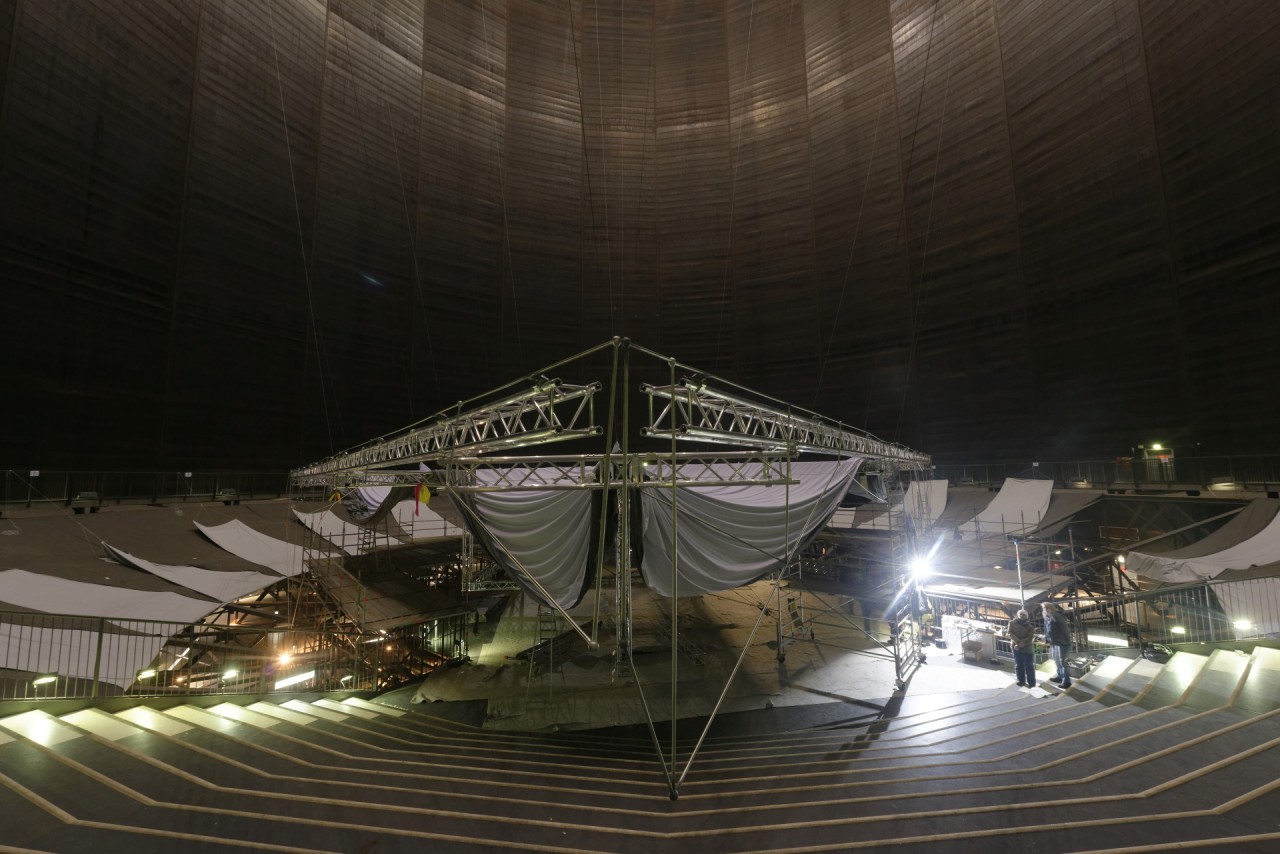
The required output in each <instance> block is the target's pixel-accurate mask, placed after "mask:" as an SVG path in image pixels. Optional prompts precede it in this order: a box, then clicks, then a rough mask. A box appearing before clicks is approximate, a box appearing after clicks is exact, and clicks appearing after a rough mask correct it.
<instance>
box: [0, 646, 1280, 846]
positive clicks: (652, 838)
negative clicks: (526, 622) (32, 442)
mask: <svg viewBox="0 0 1280 854" xmlns="http://www.w3.org/2000/svg"><path fill="white" fill-rule="evenodd" d="M1278 713H1280V652H1278V651H1276V650H1272V649H1266V648H1258V649H1255V650H1254V651H1253V652H1252V653H1251V654H1249V655H1245V654H1242V653H1238V652H1234V651H1230V650H1217V651H1214V652H1212V653H1211V654H1209V655H1194V654H1189V653H1178V654H1177V655H1176V656H1175V657H1174V658H1173V659H1172V660H1171V661H1170V662H1169V663H1168V664H1167V665H1164V666H1161V665H1156V664H1153V663H1151V662H1148V661H1144V660H1141V659H1139V660H1136V661H1134V660H1128V659H1123V658H1119V657H1113V658H1109V659H1106V660H1105V661H1104V662H1102V663H1101V664H1100V665H1099V666H1098V667H1096V668H1095V669H1094V670H1093V671H1092V672H1091V673H1089V674H1088V675H1087V676H1085V677H1083V678H1082V679H1079V680H1077V682H1076V684H1075V686H1074V687H1072V688H1071V689H1070V690H1069V691H1066V692H1063V693H1062V694H1061V695H1059V696H1052V697H1045V698H1036V697H1034V696H1032V695H1031V694H1029V693H1027V692H1025V691H1021V690H1018V689H1016V688H1014V687H1012V686H1010V687H1009V688H1007V689H998V690H986V691H973V692H958V693H951V694H929V695H921V696H914V697H913V696H911V695H910V693H909V692H908V694H907V695H906V696H905V697H903V698H902V700H901V703H900V707H899V708H898V709H897V710H896V714H895V715H894V716H893V717H892V718H886V719H883V720H881V721H880V722H878V723H876V724H874V725H873V726H872V727H871V728H870V730H868V729H867V727H865V726H864V727H859V728H853V729H847V728H831V729H820V730H808V731H804V732H795V733H786V734H781V735H771V736H768V737H759V736H757V737H745V736H744V737H736V738H721V739H711V740H709V741H708V742H707V744H706V745H704V748H703V751H704V752H703V753H702V754H700V757H699V760H698V762H697V763H695V765H694V767H693V769H692V770H691V772H690V774H689V776H688V778H687V779H686V780H685V782H684V784H683V785H682V787H681V790H680V797H679V799H678V800H674V801H673V800H671V799H669V797H668V789H667V787H666V785H665V782H664V779H663V777H662V774H661V772H660V769H659V768H658V765H657V760H656V759H655V757H654V755H653V751H652V747H651V746H650V745H649V744H648V743H647V742H645V741H630V740H627V739H623V738H614V737H606V736H601V735H598V734H590V733H587V734H509V733H493V732H487V731H482V730H479V729H476V728H473V727H469V726H466V725H463V724H458V723H454V722H450V721H446V720H442V719H439V718H435V717H432V716H429V715H426V714H420V713H417V712H406V711H404V710H401V709H396V708H393V707H390V706H384V705H380V704H378V703H374V702H367V701H363V700H358V699H347V700H345V701H343V702H335V701H332V700H325V699H320V700H316V701H314V702H303V701H301V700H297V699H294V700H288V701H281V702H278V703H275V702H252V703H249V704H248V705H243V706H241V705H236V704H233V703H221V704H218V705H213V706H210V707H208V708H199V707H197V706H195V705H187V706H176V707H171V708H167V709H164V710H163V711H160V710H156V709H152V708H148V707H145V706H136V707H133V708H129V709H126V710H124V711H121V712H118V713H116V714H108V713H106V712H104V711H102V710H98V709H82V710H80V711H76V712H73V713H70V714H67V715H63V716H61V717H53V716H51V715H49V714H46V713H44V712H41V711H28V712H23V713H21V714H15V715H11V716H8V717H6V718H3V719H0V811H2V812H0V814H2V815H3V816H4V817H5V818H4V821H3V822H0V850H3V851H50V852H81V851H88V850H93V849H95V848H96V849H98V850H101V851H117V850H119V851H126V850H127V851H130V852H151V851H156V852H161V851H164V852H170V851H183V852H206V851H207V852H223V851H228V850H235V849H248V850H262V851H334V852H355V851H360V852H392V851H415V852H420V851H512V850H515V851H607V852H628V851H635V852H660V851H690V850H694V851H699V852H730V851H775V852H780V851H846V850H858V849H870V850H876V851H880V850H893V851H915V850H921V851H924V850H928V851H963V850H974V851H1005V850H1008V851H1107V850H1110V851H1115V850H1124V851H1164V850H1169V849H1170V848H1173V847H1178V848H1183V847H1186V848H1199V849H1202V850H1232V851H1274V850H1278V849H1280V779H1277V770H1276V769H1277V768H1280V717H1278ZM688 749H689V747H688V746H687V745H686V746H685V747H684V750H686V751H687V750H688ZM686 755H687V753H686Z"/></svg>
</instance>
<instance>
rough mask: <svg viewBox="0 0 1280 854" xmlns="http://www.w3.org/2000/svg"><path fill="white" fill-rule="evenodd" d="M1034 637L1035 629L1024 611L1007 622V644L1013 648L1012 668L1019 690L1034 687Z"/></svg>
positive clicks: (1020, 611)
mask: <svg viewBox="0 0 1280 854" xmlns="http://www.w3.org/2000/svg"><path fill="white" fill-rule="evenodd" d="M1035 636H1036V627H1035V626H1033V625H1032V624H1031V620H1030V618H1029V617H1028V615H1027V612H1026V610H1025V609H1022V610H1019V611H1018V613H1017V614H1016V615H1015V616H1014V618H1013V619H1012V620H1010V621H1009V643H1010V645H1011V646H1012V647H1013V667H1014V670H1015V671H1016V672H1017V676H1018V687H1019V688H1034V687H1036V654H1035Z"/></svg>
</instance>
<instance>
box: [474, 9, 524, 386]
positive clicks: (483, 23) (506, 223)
mask: <svg viewBox="0 0 1280 854" xmlns="http://www.w3.org/2000/svg"><path fill="white" fill-rule="evenodd" d="M480 32H481V34H482V37H483V39H484V59H485V67H486V68H487V69H488V71H489V80H490V81H492V80H493V58H492V57H491V56H489V21H488V17H487V16H486V15H485V11H484V0H480ZM499 122H500V119H499V118H498V114H497V111H496V110H495V111H494V118H493V128H494V136H495V137H499V136H501V133H502V128H501V125H500V124H499ZM504 142H505V140H504ZM496 159H497V161H498V191H499V194H500V196H501V199H502V249H503V254H505V255H506V258H507V269H508V270H509V271H510V272H511V314H512V317H513V320H514V321H515V326H516V360H517V363H518V364H524V345H523V343H522V342H521V340H520V299H519V294H518V292H517V289H516V267H515V261H514V257H513V255H512V254H511V228H510V218H509V214H508V211H507V170H506V166H505V165H504V161H505V147H504V149H503V153H500V154H499V155H498V156H497V158H496ZM498 275H499V280H500V281H501V275H502V273H501V270H499V273H498Z"/></svg>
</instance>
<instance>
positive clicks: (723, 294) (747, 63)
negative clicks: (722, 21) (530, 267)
mask: <svg viewBox="0 0 1280 854" xmlns="http://www.w3.org/2000/svg"><path fill="white" fill-rule="evenodd" d="M755 18H756V0H751V7H750V9H749V10H748V12H747V50H746V55H745V56H744V57H743V59H742V102H741V104H740V105H739V107H738V115H739V123H738V142H737V144H736V145H735V146H734V149H733V162H732V164H731V168H730V170H729V235H728V240H727V243H726V245H725V249H724V279H723V281H722V282H721V284H720V317H719V318H717V319H716V355H715V361H714V364H715V366H716V368H717V369H719V367H720V342H721V338H722V337H723V334H724V310H725V306H726V305H727V303H728V294H729V265H730V264H732V263H733V208H734V205H735V204H736V201H737V197H738V154H739V153H740V152H741V151H742V136H743V134H744V133H745V130H744V129H745V127H746V124H747V123H746V121H745V120H743V119H742V118H741V117H742V116H744V115H745V113H746V111H747V91H748V90H750V88H751V87H750V86H748V85H747V75H748V73H749V71H750V69H751V31H752V29H753V28H754V26H755ZM726 26H727V24H726ZM729 123H730V126H731V127H732V124H733V116H732V115H730V116H729ZM731 132H732V131H731Z"/></svg>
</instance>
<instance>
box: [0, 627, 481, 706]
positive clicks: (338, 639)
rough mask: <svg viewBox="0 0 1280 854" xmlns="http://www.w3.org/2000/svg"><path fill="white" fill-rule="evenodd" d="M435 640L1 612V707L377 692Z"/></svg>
mask: <svg viewBox="0 0 1280 854" xmlns="http://www.w3.org/2000/svg"><path fill="white" fill-rule="evenodd" d="M462 625H464V626H465V621H464V622H463V623H462ZM442 637H444V636H443V634H442V633H441V632H440V631H439V629H438V628H437V629H436V631H435V632H431V631H425V630H424V628H423V626H417V625H415V626H404V627H400V628H397V629H393V630H390V631H386V632H383V631H379V632H372V633H371V632H365V633H360V632H355V631H345V630H340V629H328V630H320V629H312V630H306V629H271V628H261V627H249V626H226V625H206V624H199V623H198V624H194V625H192V624H188V625H183V624H180V623H170V622H161V621H155V620H123V619H107V618H104V617H77V616H68V615H56V614H36V613H29V612H0V701H4V700H55V699H86V700H93V699H106V698H109V697H121V696H129V697H155V696H172V695H188V694H244V693H251V694H269V693H276V692H313V691H339V690H365V691H368V690H380V689H385V688H387V687H390V686H392V685H394V684H398V683H400V682H404V681H408V680H410V679H413V678H420V677H421V676H423V675H425V674H426V673H427V672H429V671H430V670H432V669H434V668H436V667H438V666H441V665H442V664H444V663H446V662H447V661H448V660H449V658H450V657H451V656H452V655H453V654H454V650H453V647H454V646H456V643H455V640H456V639H455V638H453V636H452V635H449V636H448V638H445V640H447V641H448V642H449V643H448V645H449V648H450V651H449V652H447V653H446V652H440V651H437V650H435V649H434V648H433V644H435V643H436V642H437V641H438V640H440V638H442ZM442 642H443V641H442Z"/></svg>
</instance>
